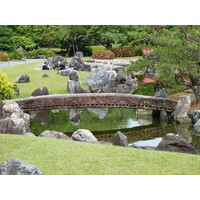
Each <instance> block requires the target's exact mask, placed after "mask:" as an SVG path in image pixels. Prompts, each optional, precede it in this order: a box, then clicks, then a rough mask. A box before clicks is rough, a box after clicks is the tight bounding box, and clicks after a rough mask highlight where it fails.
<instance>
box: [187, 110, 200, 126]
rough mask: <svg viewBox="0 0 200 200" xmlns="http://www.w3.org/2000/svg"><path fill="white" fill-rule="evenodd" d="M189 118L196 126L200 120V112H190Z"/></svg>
mask: <svg viewBox="0 0 200 200" xmlns="http://www.w3.org/2000/svg"><path fill="white" fill-rule="evenodd" d="M187 116H188V117H189V118H190V119H191V120H192V123H193V124H195V123H196V122H197V121H198V120H199V119H200V110H192V111H188V113H187Z"/></svg>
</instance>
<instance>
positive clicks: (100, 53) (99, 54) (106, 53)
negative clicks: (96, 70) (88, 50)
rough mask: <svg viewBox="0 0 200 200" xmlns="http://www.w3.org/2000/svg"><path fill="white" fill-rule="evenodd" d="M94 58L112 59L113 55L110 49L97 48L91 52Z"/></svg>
mask: <svg viewBox="0 0 200 200" xmlns="http://www.w3.org/2000/svg"><path fill="white" fill-rule="evenodd" d="M92 58H94V59H114V58H115V55H114V53H113V52H112V51H110V50H97V51H95V52H93V53H92Z"/></svg>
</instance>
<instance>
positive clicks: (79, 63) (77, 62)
mask: <svg viewBox="0 0 200 200" xmlns="http://www.w3.org/2000/svg"><path fill="white" fill-rule="evenodd" d="M69 67H71V68H73V69H74V70H77V71H91V66H90V65H86V64H85V63H84V61H83V60H81V59H80V58H79V57H77V56H75V57H74V58H73V59H72V60H71V62H70V63H69Z"/></svg>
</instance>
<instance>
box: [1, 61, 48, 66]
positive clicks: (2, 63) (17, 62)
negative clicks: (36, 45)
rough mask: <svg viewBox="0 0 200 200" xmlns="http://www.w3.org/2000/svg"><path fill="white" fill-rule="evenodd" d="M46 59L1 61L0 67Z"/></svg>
mask: <svg viewBox="0 0 200 200" xmlns="http://www.w3.org/2000/svg"><path fill="white" fill-rule="evenodd" d="M45 60H46V59H26V60H14V61H10V62H9V63H8V62H0V68H1V67H8V66H12V65H20V64H26V63H35V62H44V61H45Z"/></svg>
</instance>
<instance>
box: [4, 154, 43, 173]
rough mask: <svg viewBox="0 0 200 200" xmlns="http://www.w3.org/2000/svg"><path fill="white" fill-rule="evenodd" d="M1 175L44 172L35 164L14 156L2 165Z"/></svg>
mask: <svg viewBox="0 0 200 200" xmlns="http://www.w3.org/2000/svg"><path fill="white" fill-rule="evenodd" d="M0 175H42V172H41V171H40V170H39V169H38V168H36V167H35V166H33V165H30V164H28V163H25V162H23V161H21V160H18V159H14V158H12V159H10V160H7V161H5V162H4V163H2V164H1V165H0Z"/></svg>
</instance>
